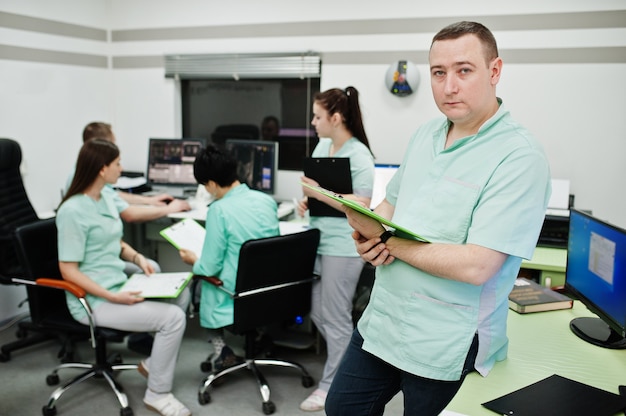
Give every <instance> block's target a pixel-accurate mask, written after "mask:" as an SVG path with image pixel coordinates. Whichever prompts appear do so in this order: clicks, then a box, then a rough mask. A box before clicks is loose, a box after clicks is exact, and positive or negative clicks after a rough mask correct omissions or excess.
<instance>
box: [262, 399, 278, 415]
mask: <svg viewBox="0 0 626 416" xmlns="http://www.w3.org/2000/svg"><path fill="white" fill-rule="evenodd" d="M275 411H276V405H275V404H274V402H263V413H264V414H266V415H271V414H272V413H274V412H275Z"/></svg>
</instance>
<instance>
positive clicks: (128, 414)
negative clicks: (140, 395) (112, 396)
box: [120, 407, 134, 416]
mask: <svg viewBox="0 0 626 416" xmlns="http://www.w3.org/2000/svg"><path fill="white" fill-rule="evenodd" d="M133 415H134V413H133V409H131V408H130V407H123V408H121V409H120V416H133Z"/></svg>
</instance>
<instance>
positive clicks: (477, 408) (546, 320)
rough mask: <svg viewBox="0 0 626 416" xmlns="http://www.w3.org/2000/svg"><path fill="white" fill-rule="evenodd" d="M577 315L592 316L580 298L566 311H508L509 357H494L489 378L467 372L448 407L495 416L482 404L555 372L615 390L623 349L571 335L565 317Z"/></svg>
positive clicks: (625, 356)
mask: <svg viewBox="0 0 626 416" xmlns="http://www.w3.org/2000/svg"><path fill="white" fill-rule="evenodd" d="M581 316H595V315H593V314H592V313H591V312H590V311H589V310H588V309H587V308H586V307H585V306H584V305H583V304H581V303H580V302H579V301H574V307H573V308H572V309H566V310H559V311H549V312H537V313H532V314H526V315H520V314H517V313H515V312H513V311H509V317H508V321H507V323H508V330H507V333H508V336H509V353H508V358H507V359H506V360H504V361H501V362H497V363H496V364H495V366H494V368H493V369H492V370H491V372H490V373H489V375H488V376H487V377H482V376H481V375H479V374H478V373H476V372H474V373H471V374H469V375H468V376H467V378H466V379H465V382H464V383H463V385H462V386H461V389H460V390H459V392H458V393H457V395H456V397H455V398H454V399H453V400H452V402H451V403H450V404H449V405H448V407H447V408H446V410H449V411H453V412H457V413H461V414H463V415H471V416H482V415H484V416H493V415H495V414H496V413H494V412H492V411H490V410H488V409H486V408H484V407H483V406H481V403H484V402H487V401H490V400H493V399H495V398H497V397H500V396H502V395H505V394H508V393H510V392H512V391H515V390H518V389H520V388H522V387H524V386H527V385H529V384H532V383H535V382H537V381H539V380H542V379H544V378H546V377H549V376H551V375H553V374H558V375H560V376H563V377H567V378H569V379H572V380H575V381H578V382H581V383H585V384H588V385H590V386H593V387H596V388H599V389H603V390H606V391H609V392H611V393H616V394H617V393H619V390H618V386H619V385H622V384H625V383H626V376H625V375H626V350H612V349H606V348H602V347H598V346H595V345H592V344H589V343H587V342H585V341H583V340H582V339H580V338H578V337H577V336H576V335H574V333H572V332H571V330H570V329H569V322H570V321H571V320H572V319H573V318H576V317H581ZM556 399H557V398H556V397H555V400H556Z"/></svg>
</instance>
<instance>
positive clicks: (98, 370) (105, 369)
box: [42, 356, 138, 416]
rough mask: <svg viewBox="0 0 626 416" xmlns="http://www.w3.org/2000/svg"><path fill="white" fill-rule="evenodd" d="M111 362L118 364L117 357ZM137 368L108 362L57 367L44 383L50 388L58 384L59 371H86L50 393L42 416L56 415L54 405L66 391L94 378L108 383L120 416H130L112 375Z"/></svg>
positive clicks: (130, 411)
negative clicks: (117, 404) (70, 369)
mask: <svg viewBox="0 0 626 416" xmlns="http://www.w3.org/2000/svg"><path fill="white" fill-rule="evenodd" d="M111 362H119V356H115V358H114V360H112V361H111ZM137 367H138V366H137V364H121V363H118V364H109V363H108V362H107V363H106V364H89V363H66V364H61V365H59V366H57V367H56V368H55V369H54V370H53V371H52V373H50V374H49V375H48V376H47V377H46V383H47V384H48V385H50V386H52V385H55V384H58V383H59V375H58V372H59V370H63V369H66V368H75V369H85V370H86V371H84V372H82V373H81V374H79V375H77V376H75V377H74V378H72V379H71V380H70V381H68V382H66V383H65V384H64V385H62V386H60V387H57V389H56V390H54V391H53V392H52V394H51V395H50V399H49V400H48V404H47V405H45V406H44V407H43V409H42V412H43V415H44V416H54V415H56V403H57V401H58V400H59V398H60V397H61V396H62V395H63V394H64V393H65V392H66V391H68V390H69V389H70V388H71V387H73V386H75V385H77V384H79V383H82V382H83V381H85V380H89V379H90V378H93V377H96V378H103V379H105V380H106V381H107V382H108V383H109V386H110V387H111V389H112V390H113V393H114V394H115V396H116V397H117V400H118V402H119V404H120V415H121V416H132V415H133V410H132V409H131V408H130V406H129V405H128V397H127V396H126V393H124V388H123V387H122V385H121V384H119V383H118V382H117V381H116V380H115V378H114V375H113V373H114V372H116V371H123V370H137Z"/></svg>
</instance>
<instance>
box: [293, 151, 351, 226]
mask: <svg viewBox="0 0 626 416" xmlns="http://www.w3.org/2000/svg"><path fill="white" fill-rule="evenodd" d="M303 171H304V176H306V177H307V178H311V179H313V180H315V181H317V183H318V184H319V185H320V186H321V187H322V188H325V189H329V190H331V191H333V192H335V193H338V194H351V193H352V175H351V174H350V159H349V158H347V157H307V158H305V159H304V166H303ZM309 214H310V215H311V216H312V217H345V216H346V214H344V213H343V212H342V211H338V210H336V209H335V208H333V207H331V206H329V205H326V204H325V203H323V202H321V201H319V200H317V199H313V198H310V199H309Z"/></svg>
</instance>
